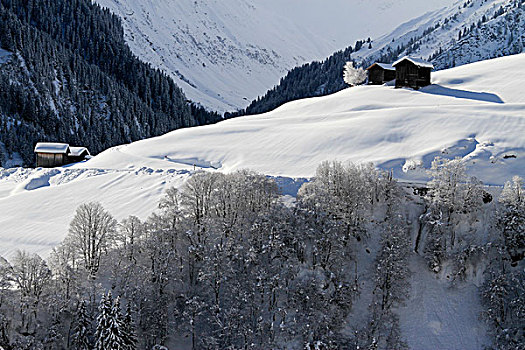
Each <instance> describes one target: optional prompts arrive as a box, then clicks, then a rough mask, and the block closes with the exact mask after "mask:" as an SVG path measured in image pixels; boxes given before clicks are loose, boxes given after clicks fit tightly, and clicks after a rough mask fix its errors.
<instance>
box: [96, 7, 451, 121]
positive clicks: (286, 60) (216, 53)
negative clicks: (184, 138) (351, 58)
mask: <svg viewBox="0 0 525 350" xmlns="http://www.w3.org/2000/svg"><path fill="white" fill-rule="evenodd" d="M96 2H97V3H99V4H100V5H102V6H104V7H107V8H109V9H110V10H111V11H113V12H114V13H116V14H117V15H119V16H120V17H121V18H122V19H123V25H124V29H125V38H126V41H127V43H128V44H129V46H130V47H131V49H132V51H133V52H134V53H135V54H136V55H137V56H138V57H140V58H141V59H142V60H144V61H146V62H149V63H151V64H152V65H153V66H155V67H158V68H160V69H162V70H164V71H166V72H167V73H168V74H170V75H171V76H172V77H173V78H174V79H175V80H176V82H177V84H178V85H179V86H181V87H182V89H183V90H184V92H185V93H186V95H187V96H188V97H189V98H190V99H192V100H194V101H197V102H200V103H201V104H203V105H204V106H206V107H209V108H212V109H214V110H219V111H227V110H236V109H238V108H241V107H242V108H243V107H246V106H247V105H248V104H249V103H250V102H251V101H252V100H254V99H255V98H256V97H257V96H260V95H263V94H264V93H265V92H266V91H267V90H268V89H270V88H271V87H272V86H274V85H275V84H277V83H278V82H279V78H281V77H282V76H284V75H285V74H286V72H287V71H288V70H289V69H291V68H293V67H295V66H297V65H300V64H303V63H306V62H310V61H313V60H318V59H324V58H325V57H327V56H329V55H331V54H332V53H333V52H334V51H336V50H341V49H343V48H345V47H348V46H349V45H353V44H354V43H355V41H356V40H358V39H366V38H367V37H372V38H373V37H376V36H378V35H381V34H383V33H385V32H388V31H390V30H391V29H392V28H394V27H395V26H397V25H399V24H401V23H402V22H404V21H408V20H410V19H412V18H413V17H416V16H420V15H421V14H423V13H425V12H427V11H432V10H436V9H438V8H442V7H445V6H447V5H450V4H452V3H453V2H455V0H425V1H421V0H397V1H394V0H376V1H373V2H370V1H365V0H353V1H348V0H330V1H318V0H286V1H283V0H207V1H203V0H198V1H194V0H177V1H172V0H158V1H136V0H135V1H132V0H129V1H119V0H96ZM372 19H373V20H372Z"/></svg>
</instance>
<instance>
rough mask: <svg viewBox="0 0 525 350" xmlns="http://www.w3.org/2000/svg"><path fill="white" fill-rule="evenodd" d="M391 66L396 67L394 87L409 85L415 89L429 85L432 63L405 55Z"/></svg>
mask: <svg viewBox="0 0 525 350" xmlns="http://www.w3.org/2000/svg"><path fill="white" fill-rule="evenodd" d="M392 66H393V67H394V68H395V69H396V88H400V87H409V88H412V89H416V90H417V89H419V88H421V87H423V86H427V85H430V74H431V72H432V69H434V65H432V63H430V62H427V61H424V60H422V59H418V58H412V57H408V56H406V57H403V58H401V59H400V60H398V61H396V62H394V63H393V64H392Z"/></svg>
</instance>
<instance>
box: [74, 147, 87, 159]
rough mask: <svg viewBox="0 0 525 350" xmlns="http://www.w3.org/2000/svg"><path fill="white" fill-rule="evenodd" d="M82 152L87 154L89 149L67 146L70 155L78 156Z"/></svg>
mask: <svg viewBox="0 0 525 350" xmlns="http://www.w3.org/2000/svg"><path fill="white" fill-rule="evenodd" d="M84 152H86V153H87V154H88V155H89V151H88V149H87V148H86V147H69V155H70V156H74V157H80V156H81V155H82V153H84Z"/></svg>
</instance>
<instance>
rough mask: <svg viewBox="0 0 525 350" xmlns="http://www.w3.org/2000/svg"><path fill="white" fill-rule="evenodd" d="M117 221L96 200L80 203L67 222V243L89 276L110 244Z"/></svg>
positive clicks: (98, 264)
mask: <svg viewBox="0 0 525 350" xmlns="http://www.w3.org/2000/svg"><path fill="white" fill-rule="evenodd" d="M116 226H117V221H116V220H115V219H114V218H113V216H111V214H110V213H109V212H107V211H106V210H104V208H103V207H102V205H101V204H100V203H98V202H92V203H86V204H82V205H81V206H79V207H78V208H77V211H76V213H75V217H74V218H73V220H72V221H71V223H70V224H69V236H68V240H69V243H70V244H72V245H73V247H76V250H77V254H78V255H79V258H80V260H81V262H82V264H83V266H84V268H85V269H86V270H87V271H88V272H89V274H90V275H91V276H95V275H96V273H97V271H98V269H99V267H100V259H101V257H102V254H103V252H104V251H105V250H106V249H107V248H108V246H109V245H110V243H111V241H112V239H113V236H114V234H115V229H116Z"/></svg>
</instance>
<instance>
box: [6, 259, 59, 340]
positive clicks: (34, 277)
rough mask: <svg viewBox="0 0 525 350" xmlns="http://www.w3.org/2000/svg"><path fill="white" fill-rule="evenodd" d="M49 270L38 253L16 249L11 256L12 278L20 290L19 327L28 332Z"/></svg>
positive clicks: (31, 326)
mask: <svg viewBox="0 0 525 350" xmlns="http://www.w3.org/2000/svg"><path fill="white" fill-rule="evenodd" d="M50 279H51V271H50V270H49V268H48V266H47V264H46V262H45V261H44V260H43V259H42V258H41V257H40V256H39V255H38V254H28V253H26V252H22V251H17V252H16V254H15V257H14V258H13V280H14V282H15V285H16V287H17V288H18V290H19V292H20V311H21V328H22V329H24V330H25V332H26V333H30V332H31V331H32V328H34V327H35V326H36V324H35V322H36V319H37V311H38V305H39V303H40V301H41V296H42V293H43V292H44V288H45V287H46V285H47V284H48V283H49V280H50Z"/></svg>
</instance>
